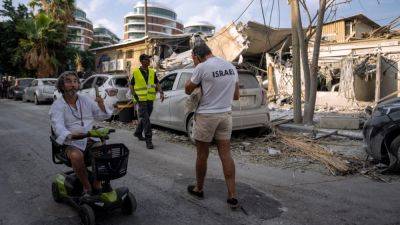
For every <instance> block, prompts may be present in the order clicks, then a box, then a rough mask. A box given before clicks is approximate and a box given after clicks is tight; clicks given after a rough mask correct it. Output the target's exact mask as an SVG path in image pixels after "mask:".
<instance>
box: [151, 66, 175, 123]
mask: <svg viewBox="0 0 400 225" xmlns="http://www.w3.org/2000/svg"><path fill="white" fill-rule="evenodd" d="M176 76H177V73H172V74H168V75H166V76H165V77H164V78H163V79H161V80H160V86H161V89H162V90H163V92H164V96H165V99H164V101H163V102H161V99H160V95H159V94H157V98H156V100H154V108H153V113H152V114H151V118H150V121H152V122H154V123H155V124H158V125H161V126H166V127H169V125H170V111H169V106H170V104H169V102H170V101H169V98H170V97H169V96H171V95H172V92H173V87H174V84H175V79H176Z"/></svg>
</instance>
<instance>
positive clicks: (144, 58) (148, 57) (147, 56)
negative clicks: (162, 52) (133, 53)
mask: <svg viewBox="0 0 400 225" xmlns="http://www.w3.org/2000/svg"><path fill="white" fill-rule="evenodd" d="M150 58H151V56H149V55H146V54H141V55H140V56H139V61H142V60H146V59H150Z"/></svg>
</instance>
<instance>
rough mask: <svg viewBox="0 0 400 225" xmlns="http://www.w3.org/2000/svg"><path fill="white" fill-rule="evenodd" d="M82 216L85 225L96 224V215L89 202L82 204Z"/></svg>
mask: <svg viewBox="0 0 400 225" xmlns="http://www.w3.org/2000/svg"><path fill="white" fill-rule="evenodd" d="M79 214H80V217H81V221H82V224H83V225H95V224H96V217H95V215H94V211H93V209H92V207H90V206H89V205H87V204H83V205H81V211H80V213H79Z"/></svg>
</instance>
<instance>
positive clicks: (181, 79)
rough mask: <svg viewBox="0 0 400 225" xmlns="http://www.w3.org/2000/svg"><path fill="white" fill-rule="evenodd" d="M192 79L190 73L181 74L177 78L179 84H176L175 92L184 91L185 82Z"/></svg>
mask: <svg viewBox="0 0 400 225" xmlns="http://www.w3.org/2000/svg"><path fill="white" fill-rule="evenodd" d="M191 77H192V73H187V72H186V73H182V74H181V76H180V77H179V82H178V87H177V88H176V89H177V90H183V89H185V84H186V81H188V80H189V79H190V78H191Z"/></svg>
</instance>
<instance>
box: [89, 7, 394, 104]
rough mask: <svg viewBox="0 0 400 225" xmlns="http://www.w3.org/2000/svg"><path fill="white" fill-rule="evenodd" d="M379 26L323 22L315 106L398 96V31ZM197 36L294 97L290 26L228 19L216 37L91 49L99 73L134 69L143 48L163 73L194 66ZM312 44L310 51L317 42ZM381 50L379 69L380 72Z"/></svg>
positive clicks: (362, 20)
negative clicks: (393, 32)
mask: <svg viewBox="0 0 400 225" xmlns="http://www.w3.org/2000/svg"><path fill="white" fill-rule="evenodd" d="M380 30H385V29H383V28H382V27H380V26H379V25H378V24H376V23H375V22H373V21H372V20H370V19H368V18H367V17H365V16H363V15H356V16H352V17H348V18H343V19H339V20H337V21H333V22H330V23H327V24H325V25H324V27H323V33H322V39H323V40H322V43H321V47H320V59H319V68H320V70H319V76H318V93H317V105H322V106H325V105H329V106H335V105H338V106H354V105H359V104H363V103H366V104H369V103H373V102H375V101H376V100H377V99H382V98H385V96H388V95H390V94H392V96H395V95H394V94H393V93H394V92H396V91H398V90H399V89H400V83H399V81H398V77H399V72H398V68H399V66H398V64H399V60H400V36H398V35H394V36H393V35H390V36H387V35H386V36H385V35H375V34H376V33H377V32H376V31H380ZM199 41H205V42H206V43H207V44H208V45H209V46H210V48H211V49H212V51H213V54H214V55H216V56H219V57H222V58H224V59H226V60H228V61H231V62H233V63H235V64H237V65H238V66H240V67H243V68H246V69H249V70H252V71H254V73H255V74H256V75H259V77H261V79H262V80H263V81H264V82H263V84H267V83H268V84H269V85H264V87H266V88H269V93H272V94H271V96H272V99H275V100H276V99H284V98H290V97H291V96H292V91H293V82H292V80H293V77H292V62H291V30H290V29H282V28H281V29H275V28H272V27H268V26H265V25H263V24H259V23H256V22H252V21H249V22H247V23H237V24H235V23H230V24H228V25H226V26H225V27H223V28H221V29H220V30H219V31H218V32H216V33H215V35H214V36H212V37H209V36H206V35H199V34H181V35H173V36H164V37H163V36H154V37H151V36H149V37H146V38H142V39H139V40H131V41H126V42H124V43H120V44H116V45H112V46H107V47H103V48H97V49H93V50H92V51H93V52H94V53H95V55H96V72H98V73H127V74H130V71H132V69H133V68H135V67H138V66H140V63H139V55H140V54H142V53H147V54H150V55H153V60H152V64H153V65H152V66H153V67H155V68H156V69H157V70H158V71H159V72H160V74H162V72H163V71H171V70H175V69H181V68H189V67H192V66H193V62H192V58H191V51H190V49H191V46H193V44H195V43H196V42H199ZM310 43H311V44H310V46H309V54H310V56H311V54H312V51H313V46H312V43H313V42H312V41H311V42H310ZM378 55H379V58H380V61H379V62H380V63H379V65H380V68H379V71H380V74H379V76H378V77H377V75H376V74H377V69H376V65H377V64H378V63H377V60H378ZM309 58H311V57H309ZM379 71H378V72H379ZM267 75H268V76H267ZM377 85H378V86H377ZM376 87H378V88H376ZM303 89H304V85H303ZM396 96H397V95H396Z"/></svg>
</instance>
